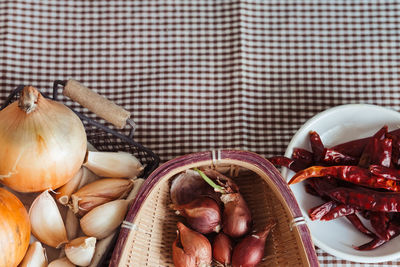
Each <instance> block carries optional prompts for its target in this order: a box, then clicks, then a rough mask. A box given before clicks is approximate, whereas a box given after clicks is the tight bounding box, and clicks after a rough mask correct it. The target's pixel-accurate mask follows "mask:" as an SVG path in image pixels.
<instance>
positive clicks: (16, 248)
mask: <svg viewBox="0 0 400 267" xmlns="http://www.w3.org/2000/svg"><path fill="white" fill-rule="evenodd" d="M0 218H1V219H0V267H10V266H17V264H18V263H20V262H21V261H22V259H23V257H24V255H25V253H26V251H27V249H28V246H29V239H30V236H31V226H30V223H29V217H28V212H27V211H26V209H25V207H24V205H23V204H22V202H21V201H20V200H19V199H18V198H17V197H16V196H15V195H13V194H12V193H10V192H9V191H7V190H5V189H4V188H0Z"/></svg>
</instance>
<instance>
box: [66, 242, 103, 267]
mask: <svg viewBox="0 0 400 267" xmlns="http://www.w3.org/2000/svg"><path fill="white" fill-rule="evenodd" d="M95 248H96V238H94V237H87V236H81V237H78V238H75V239H74V240H72V241H70V242H69V243H67V244H66V245H65V255H66V256H67V258H68V260H69V261H70V262H72V263H73V264H75V265H78V266H88V265H89V264H90V262H91V261H92V258H93V255H94V251H95Z"/></svg>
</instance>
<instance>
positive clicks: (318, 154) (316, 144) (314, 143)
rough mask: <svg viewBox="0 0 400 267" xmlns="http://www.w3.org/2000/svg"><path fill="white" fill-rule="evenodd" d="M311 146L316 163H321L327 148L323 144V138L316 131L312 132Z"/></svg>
mask: <svg viewBox="0 0 400 267" xmlns="http://www.w3.org/2000/svg"><path fill="white" fill-rule="evenodd" d="M310 144H311V150H312V152H313V154H314V161H315V162H320V161H321V160H322V159H323V158H324V155H325V147H324V144H323V143H322V140H321V137H320V136H319V134H318V133H317V132H315V131H311V132H310Z"/></svg>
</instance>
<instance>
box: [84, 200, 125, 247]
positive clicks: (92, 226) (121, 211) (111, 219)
mask: <svg viewBox="0 0 400 267" xmlns="http://www.w3.org/2000/svg"><path fill="white" fill-rule="evenodd" d="M128 206H129V200H125V199H117V200H113V201H110V202H107V203H105V204H103V205H100V206H98V207H96V208H94V209H92V210H91V211H89V212H88V213H86V215H84V216H83V217H82V218H81V220H80V225H81V229H82V231H83V232H84V233H85V235H87V236H93V237H96V238H97V239H99V240H100V239H103V238H105V237H106V236H108V235H110V234H111V233H112V232H113V231H114V230H115V229H116V228H118V226H119V225H120V224H121V223H122V221H123V220H124V218H125V216H126V213H127V211H128Z"/></svg>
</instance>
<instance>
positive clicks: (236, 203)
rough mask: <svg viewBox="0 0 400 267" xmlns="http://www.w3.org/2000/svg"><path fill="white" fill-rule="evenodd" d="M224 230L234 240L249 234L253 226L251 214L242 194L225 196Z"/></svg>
mask: <svg viewBox="0 0 400 267" xmlns="http://www.w3.org/2000/svg"><path fill="white" fill-rule="evenodd" d="M221 200H222V202H223V203H224V212H223V214H222V230H223V232H224V233H225V234H227V235H229V236H230V237H232V238H239V237H241V236H243V235H245V234H247V233H248V232H249V231H250V229H251V226H252V218H251V212H250V210H249V208H248V206H247V203H246V201H245V200H244V199H243V197H242V195H241V194H240V193H231V194H223V195H222V196H221Z"/></svg>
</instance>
